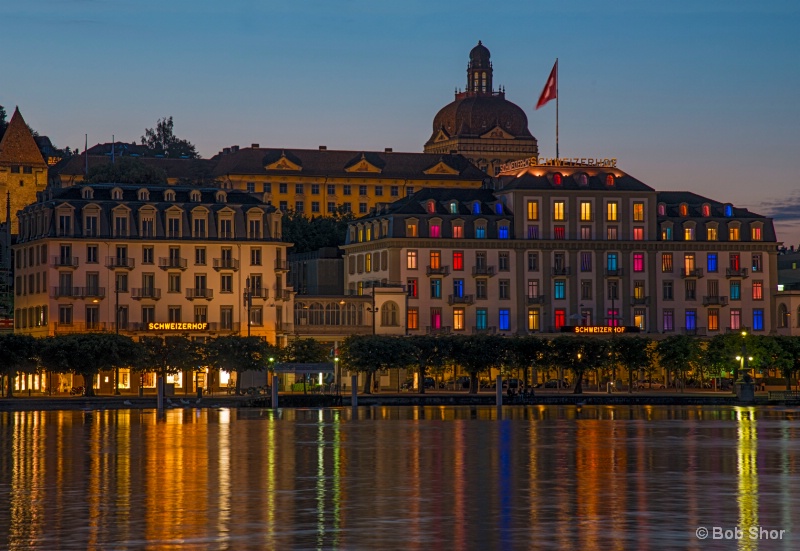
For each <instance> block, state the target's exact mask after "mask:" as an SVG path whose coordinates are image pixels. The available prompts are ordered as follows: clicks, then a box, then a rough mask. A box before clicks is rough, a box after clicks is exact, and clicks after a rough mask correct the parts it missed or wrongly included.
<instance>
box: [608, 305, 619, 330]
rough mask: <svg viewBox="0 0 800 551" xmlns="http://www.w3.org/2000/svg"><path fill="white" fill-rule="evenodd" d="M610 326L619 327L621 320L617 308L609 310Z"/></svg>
mask: <svg viewBox="0 0 800 551" xmlns="http://www.w3.org/2000/svg"><path fill="white" fill-rule="evenodd" d="M608 325H610V326H611V327H619V325H620V320H619V310H618V309H616V308H609V309H608Z"/></svg>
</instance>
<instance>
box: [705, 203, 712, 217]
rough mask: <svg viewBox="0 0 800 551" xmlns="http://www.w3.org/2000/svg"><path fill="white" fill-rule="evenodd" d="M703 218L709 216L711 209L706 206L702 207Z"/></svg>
mask: <svg viewBox="0 0 800 551" xmlns="http://www.w3.org/2000/svg"><path fill="white" fill-rule="evenodd" d="M703 216H706V217H708V216H711V207H709V206H708V205H703Z"/></svg>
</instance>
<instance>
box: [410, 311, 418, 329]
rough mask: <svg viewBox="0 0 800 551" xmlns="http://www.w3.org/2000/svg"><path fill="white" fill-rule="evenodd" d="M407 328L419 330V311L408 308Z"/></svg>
mask: <svg viewBox="0 0 800 551" xmlns="http://www.w3.org/2000/svg"><path fill="white" fill-rule="evenodd" d="M407 318H408V328H409V329H419V309H418V308H409V309H408V316H407Z"/></svg>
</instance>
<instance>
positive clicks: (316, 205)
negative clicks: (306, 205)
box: [311, 201, 319, 212]
mask: <svg viewBox="0 0 800 551" xmlns="http://www.w3.org/2000/svg"><path fill="white" fill-rule="evenodd" d="M311 212H319V201H311Z"/></svg>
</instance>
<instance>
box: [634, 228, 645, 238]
mask: <svg viewBox="0 0 800 551" xmlns="http://www.w3.org/2000/svg"><path fill="white" fill-rule="evenodd" d="M633 240H634V241H644V228H633Z"/></svg>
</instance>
